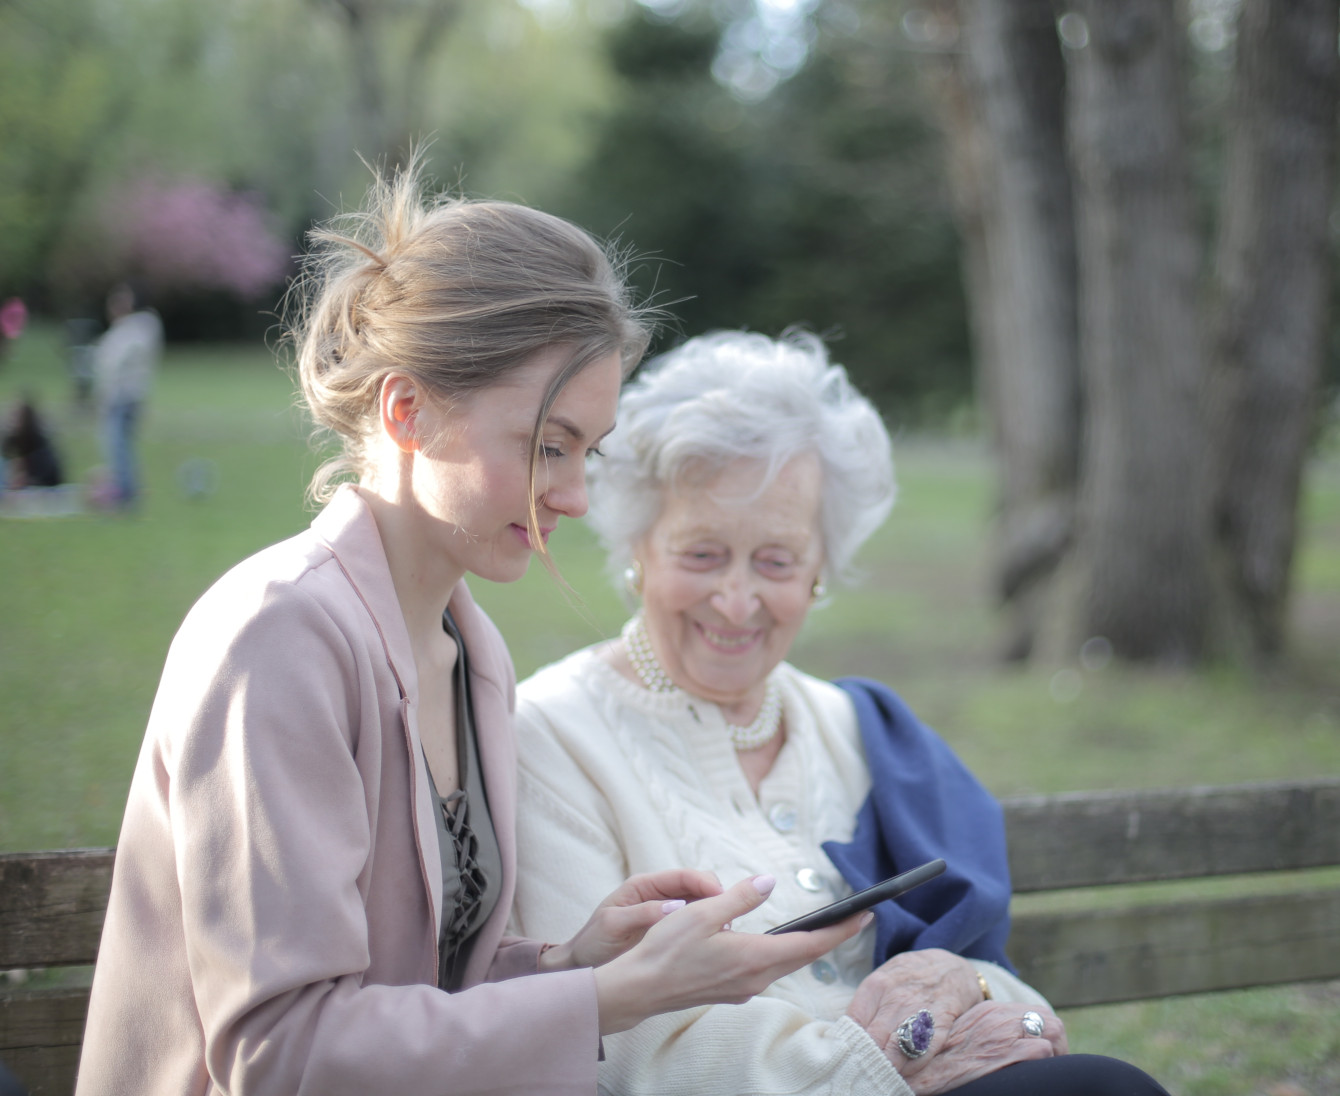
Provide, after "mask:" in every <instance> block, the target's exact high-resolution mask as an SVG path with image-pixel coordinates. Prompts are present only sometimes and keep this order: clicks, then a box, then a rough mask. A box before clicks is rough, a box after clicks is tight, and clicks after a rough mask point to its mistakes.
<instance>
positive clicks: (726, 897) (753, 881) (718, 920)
mask: <svg viewBox="0 0 1340 1096" xmlns="http://www.w3.org/2000/svg"><path fill="white" fill-rule="evenodd" d="M776 885H777V880H776V879H775V878H774V877H773V876H771V875H755V876H752V877H750V878H749V879H741V880H740V882H738V883H736V884H735V886H733V887H731V888H730V889H729V890H727V891H724V892H723V893H721V894H718V895H715V896H713V897H711V898H704V899H702V900H701V901H699V902H695V903H694V904H693V907H692V912H693V914H694V916H695V917H698V918H701V919H702V920H703V921H705V922H707V923H708V924H711V925H727V924H729V923H730V922H732V921H734V920H735V919H736V918H737V917H743V916H744V915H745V914H746V913H748V912H749V911H750V910H754V909H757V908H758V907H759V906H761V905H763V903H764V902H765V901H767V898H768V895H770V894H771V893H772V890H773V888H774V887H775V886H776ZM797 935H799V934H797Z"/></svg>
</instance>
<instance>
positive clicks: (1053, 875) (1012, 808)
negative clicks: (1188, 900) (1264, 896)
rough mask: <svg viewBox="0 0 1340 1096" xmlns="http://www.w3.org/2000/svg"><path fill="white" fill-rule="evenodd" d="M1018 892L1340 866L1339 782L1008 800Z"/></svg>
mask: <svg viewBox="0 0 1340 1096" xmlns="http://www.w3.org/2000/svg"><path fill="white" fill-rule="evenodd" d="M1002 806H1003V807H1004V809H1005V823H1006V830H1007V833H1008V836H1009V849H1010V872H1011V875H1012V877H1013V883H1014V889H1015V891H1016V893H1021V894H1022V893H1026V892H1028V891H1037V890H1054V889H1061V888H1066V887H1086V886H1093V885H1096V884H1104V883H1135V882H1142V881H1146V880H1156V879H1194V878H1199V877H1201V876H1207V875H1240V874H1247V873H1251V872H1260V871H1285V870H1293V869H1299V868H1314V867H1323V866H1327V865H1334V864H1340V779H1337V778H1334V777H1328V778H1324V779H1318V780H1304V781H1291V782H1287V783H1284V782H1282V783H1271V784H1240V785H1230V786H1226V787H1217V788H1164V789H1155V790H1150V791H1134V792H1131V791H1121V792H1075V793H1067V794H1062V795H1048V796H1029V797H1025V798H1016V799H1007V800H1005V801H1004V802H1003V803H1002Z"/></svg>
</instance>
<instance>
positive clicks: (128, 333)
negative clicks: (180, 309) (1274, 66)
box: [93, 283, 163, 509]
mask: <svg viewBox="0 0 1340 1096" xmlns="http://www.w3.org/2000/svg"><path fill="white" fill-rule="evenodd" d="M107 320H108V323H109V324H110V326H109V327H108V328H107V330H106V332H104V334H103V335H102V337H101V338H100V339H99V340H98V341H97V344H96V345H95V346H94V349H93V383H94V388H95V390H96V392H97V397H98V414H99V418H100V420H101V426H102V442H103V452H104V456H105V460H106V462H107V470H108V475H109V480H108V484H107V489H106V498H104V499H102V500H101V501H102V502H103V503H104V504H105V505H107V506H109V507H110V508H113V509H131V508H133V507H134V506H135V505H136V503H137V502H138V500H139V495H140V477H139V464H138V458H137V456H136V452H135V435H136V432H137V429H138V426H139V421H140V416H141V414H142V412H143V408H144V401H145V399H146V397H147V396H148V394H149V389H150V387H151V385H152V384H153V378H154V373H155V372H156V371H157V369H158V362H159V359H160V358H161V357H162V354H163V323H162V321H161V320H160V319H159V318H158V313H157V312H154V311H153V310H152V309H148V308H140V309H137V308H136V299H135V290H134V289H133V288H132V287H131V286H130V285H129V284H126V283H121V284H119V285H116V286H114V287H113V288H112V290H111V292H110V293H108V295H107Z"/></svg>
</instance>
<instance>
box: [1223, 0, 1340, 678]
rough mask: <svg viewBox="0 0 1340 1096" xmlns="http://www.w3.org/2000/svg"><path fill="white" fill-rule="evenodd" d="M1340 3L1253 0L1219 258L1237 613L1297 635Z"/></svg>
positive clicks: (1264, 653)
mask: <svg viewBox="0 0 1340 1096" xmlns="http://www.w3.org/2000/svg"><path fill="white" fill-rule="evenodd" d="M1338 29H1340V28H1338V27H1337V5H1336V3H1335V0H1290V2H1289V3H1287V4H1285V3H1280V2H1279V0H1274V2H1272V0H1246V2H1245V3H1244V6H1243V9H1242V14H1241V16H1240V19H1239V33H1238V47H1237V48H1238V60H1237V70H1236V73H1235V86H1234V94H1233V104H1232V120H1233V126H1232V129H1231V130H1230V135H1229V145H1228V164H1227V176H1226V183H1225V192H1224V202H1223V211H1222V217H1221V222H1220V233H1219V241H1218V253H1217V259H1216V263H1215V277H1216V282H1217V285H1216V289H1217V296H1216V309H1215V321H1214V342H1213V351H1214V354H1213V362H1212V365H1213V370H1214V382H1215V400H1214V401H1213V403H1212V406H1213V407H1214V409H1215V419H1216V421H1215V424H1214V425H1215V430H1214V438H1215V455H1216V474H1217V482H1216V485H1215V488H1216V490H1215V533H1216V536H1217V539H1218V543H1219V547H1220V549H1221V556H1222V558H1221V562H1222V564H1223V573H1224V575H1225V576H1226V586H1227V590H1226V594H1227V599H1226V600H1227V605H1226V608H1227V615H1228V617H1229V620H1230V621H1231V634H1232V636H1233V638H1234V639H1235V640H1236V641H1237V645H1238V646H1239V647H1243V646H1245V648H1246V653H1247V654H1248V655H1250V656H1253V657H1256V658H1258V659H1269V658H1271V657H1273V656H1275V655H1277V654H1278V653H1279V652H1280V651H1281V649H1282V647H1283V644H1284V634H1285V624H1286V616H1287V609H1288V593H1289V576H1290V573H1291V571H1292V564H1293V555H1294V543H1295V537H1296V531H1297V513H1298V496H1299V487H1300V482H1301V479H1302V470H1303V462H1304V457H1305V454H1306V449H1307V444H1308V439H1309V435H1310V432H1311V429H1312V426H1313V423H1314V412H1315V405H1316V401H1317V397H1318V388H1319V382H1320V377H1321V371H1322V364H1323V360H1324V356H1325V344H1326V326H1327V325H1326V320H1327V301H1328V297H1329V294H1330V252H1331V244H1330V235H1329V223H1328V218H1329V213H1330V209H1331V201H1332V194H1333V192H1334V187H1335V157H1336V105H1337V86H1338V82H1340V77H1338V75H1337V74H1338V73H1340V63H1338V61H1337V51H1336V35H1337V30H1338Z"/></svg>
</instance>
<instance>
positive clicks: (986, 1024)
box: [899, 1001, 1069, 1096]
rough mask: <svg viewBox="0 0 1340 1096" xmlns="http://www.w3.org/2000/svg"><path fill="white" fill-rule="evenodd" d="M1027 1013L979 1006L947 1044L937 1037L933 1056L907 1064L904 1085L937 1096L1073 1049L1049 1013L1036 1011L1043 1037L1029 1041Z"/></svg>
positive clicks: (1018, 1007)
mask: <svg viewBox="0 0 1340 1096" xmlns="http://www.w3.org/2000/svg"><path fill="white" fill-rule="evenodd" d="M1027 1011H1030V1010H1029V1009H1028V1007H1027V1006H1026V1005H1024V1004H1020V1003H1017V1002H1009V1001H985V1002H983V1003H981V1004H978V1005H974V1006H973V1007H972V1008H970V1009H969V1010H968V1011H967V1012H965V1013H963V1015H962V1016H960V1017H959V1018H958V1019H957V1020H956V1021H955V1022H954V1025H953V1027H951V1028H950V1029H949V1032H948V1034H947V1035H946V1036H945V1038H944V1041H943V1042H942V1043H941V1042H940V1041H939V1039H938V1032H937V1040H936V1043H937V1045H936V1046H935V1047H934V1048H932V1052H931V1053H928V1054H927V1055H926V1056H925V1057H923V1058H917V1059H916V1060H914V1061H908V1060H907V1059H906V1058H903V1059H902V1061H903V1063H904V1064H903V1065H901V1066H900V1067H899V1072H900V1073H901V1074H902V1076H903V1080H905V1081H906V1082H907V1084H908V1087H910V1088H911V1089H912V1091H913V1092H915V1093H916V1094H917V1096H937V1094H938V1093H941V1092H946V1091H948V1090H950V1089H955V1088H958V1087H959V1086H960V1085H966V1084H967V1083H968V1082H969V1081H972V1080H975V1079H977V1078H978V1077H984V1076H986V1074H988V1073H994V1072H995V1071H996V1070H998V1069H1000V1068H1002V1067H1003V1066H1009V1065H1014V1064H1015V1063H1017V1062H1027V1061H1031V1060H1033V1059H1035V1058H1051V1057H1053V1056H1055V1055H1059V1054H1065V1053H1066V1052H1067V1050H1068V1049H1069V1047H1068V1044H1067V1042H1066V1035H1065V1025H1064V1024H1062V1023H1061V1020H1060V1018H1059V1017H1057V1016H1056V1015H1055V1013H1053V1012H1051V1011H1049V1010H1048V1009H1045V1008H1034V1009H1032V1010H1031V1011H1033V1012H1035V1013H1036V1014H1037V1015H1038V1016H1040V1017H1041V1018H1042V1034H1041V1035H1040V1036H1038V1035H1030V1034H1028V1033H1027V1031H1025V1029H1024V1022H1023V1017H1024V1013H1025V1012H1027ZM900 1057H901V1055H900Z"/></svg>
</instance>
